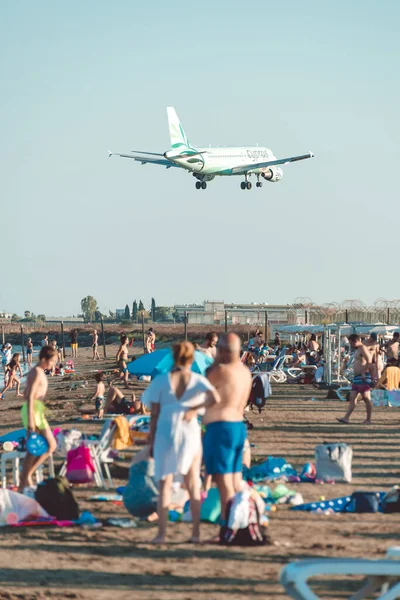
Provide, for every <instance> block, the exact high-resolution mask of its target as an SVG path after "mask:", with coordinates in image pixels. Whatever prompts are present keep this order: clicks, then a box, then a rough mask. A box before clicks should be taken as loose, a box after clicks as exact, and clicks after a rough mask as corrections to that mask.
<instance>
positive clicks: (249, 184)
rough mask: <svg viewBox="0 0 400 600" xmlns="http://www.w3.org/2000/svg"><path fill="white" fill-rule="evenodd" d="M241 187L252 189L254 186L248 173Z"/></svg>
mask: <svg viewBox="0 0 400 600" xmlns="http://www.w3.org/2000/svg"><path fill="white" fill-rule="evenodd" d="M240 187H241V188H242V190H251V188H252V187H253V186H252V185H251V182H250V181H249V176H248V175H247V173H246V174H245V176H244V181H242V182H241V184H240Z"/></svg>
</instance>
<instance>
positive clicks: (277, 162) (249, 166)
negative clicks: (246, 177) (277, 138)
mask: <svg viewBox="0 0 400 600" xmlns="http://www.w3.org/2000/svg"><path fill="white" fill-rule="evenodd" d="M313 156H314V154H313V153H312V152H308V154H301V155H299V156H289V157H288V158H274V159H273V160H266V161H264V162H259V163H249V164H247V165H241V166H239V167H233V169H232V174H234V173H248V172H249V171H253V170H254V169H263V168H268V167H274V166H276V165H287V164H288V163H291V162H296V161H298V160H305V159H306V158H313Z"/></svg>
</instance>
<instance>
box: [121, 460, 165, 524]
mask: <svg viewBox="0 0 400 600" xmlns="http://www.w3.org/2000/svg"><path fill="white" fill-rule="evenodd" d="M123 500H124V505H125V508H126V510H127V511H128V512H129V513H130V514H131V515H132V516H133V517H148V516H149V515H151V514H152V513H153V512H156V511H157V502H158V488H157V484H156V482H155V479H154V459H152V458H150V459H148V460H142V461H140V462H138V463H135V464H133V465H132V466H131V468H130V469H129V481H128V485H127V486H126V487H125V489H124V493H123Z"/></svg>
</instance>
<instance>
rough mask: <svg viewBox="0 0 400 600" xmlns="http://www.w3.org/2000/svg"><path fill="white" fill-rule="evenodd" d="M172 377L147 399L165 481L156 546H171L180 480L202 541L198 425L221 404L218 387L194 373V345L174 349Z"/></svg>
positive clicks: (159, 381) (159, 473) (153, 446)
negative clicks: (171, 515) (172, 508)
mask: <svg viewBox="0 0 400 600" xmlns="http://www.w3.org/2000/svg"><path fill="white" fill-rule="evenodd" d="M172 351H173V357H174V367H173V369H172V371H171V373H166V374H162V375H158V376H157V377H156V378H155V379H154V381H152V382H151V384H150V385H149V387H148V388H147V389H146V390H145V392H144V394H143V396H142V402H143V404H145V405H147V406H149V407H151V423H150V434H149V445H150V455H153V456H154V461H155V478H156V480H157V481H158V482H159V489H160V495H159V501H158V511H157V512H158V534H157V536H156V537H155V538H154V540H153V543H155V544H163V543H164V542H165V536H166V530H167V522H168V507H169V505H170V503H171V491H172V483H173V480H174V476H183V478H184V482H185V487H186V489H187V491H188V493H189V498H190V509H191V513H192V537H191V538H190V541H191V542H193V543H198V542H199V541H200V466H201V455H202V452H201V429H200V425H199V423H198V420H197V415H198V412H199V410H200V409H201V408H204V407H211V406H214V405H215V404H218V402H219V396H218V394H217V392H216V391H215V389H214V387H213V386H212V384H211V383H210V382H209V381H207V379H206V378H205V377H203V376H202V375H198V374H197V373H193V372H192V371H191V366H192V364H193V360H194V346H193V344H191V343H190V342H180V343H178V344H175V345H174V346H173V349H172Z"/></svg>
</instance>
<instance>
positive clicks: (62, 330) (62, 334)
mask: <svg viewBox="0 0 400 600" xmlns="http://www.w3.org/2000/svg"><path fill="white" fill-rule="evenodd" d="M61 343H62V348H63V352H62V353H63V360H65V336H64V321H61Z"/></svg>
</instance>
